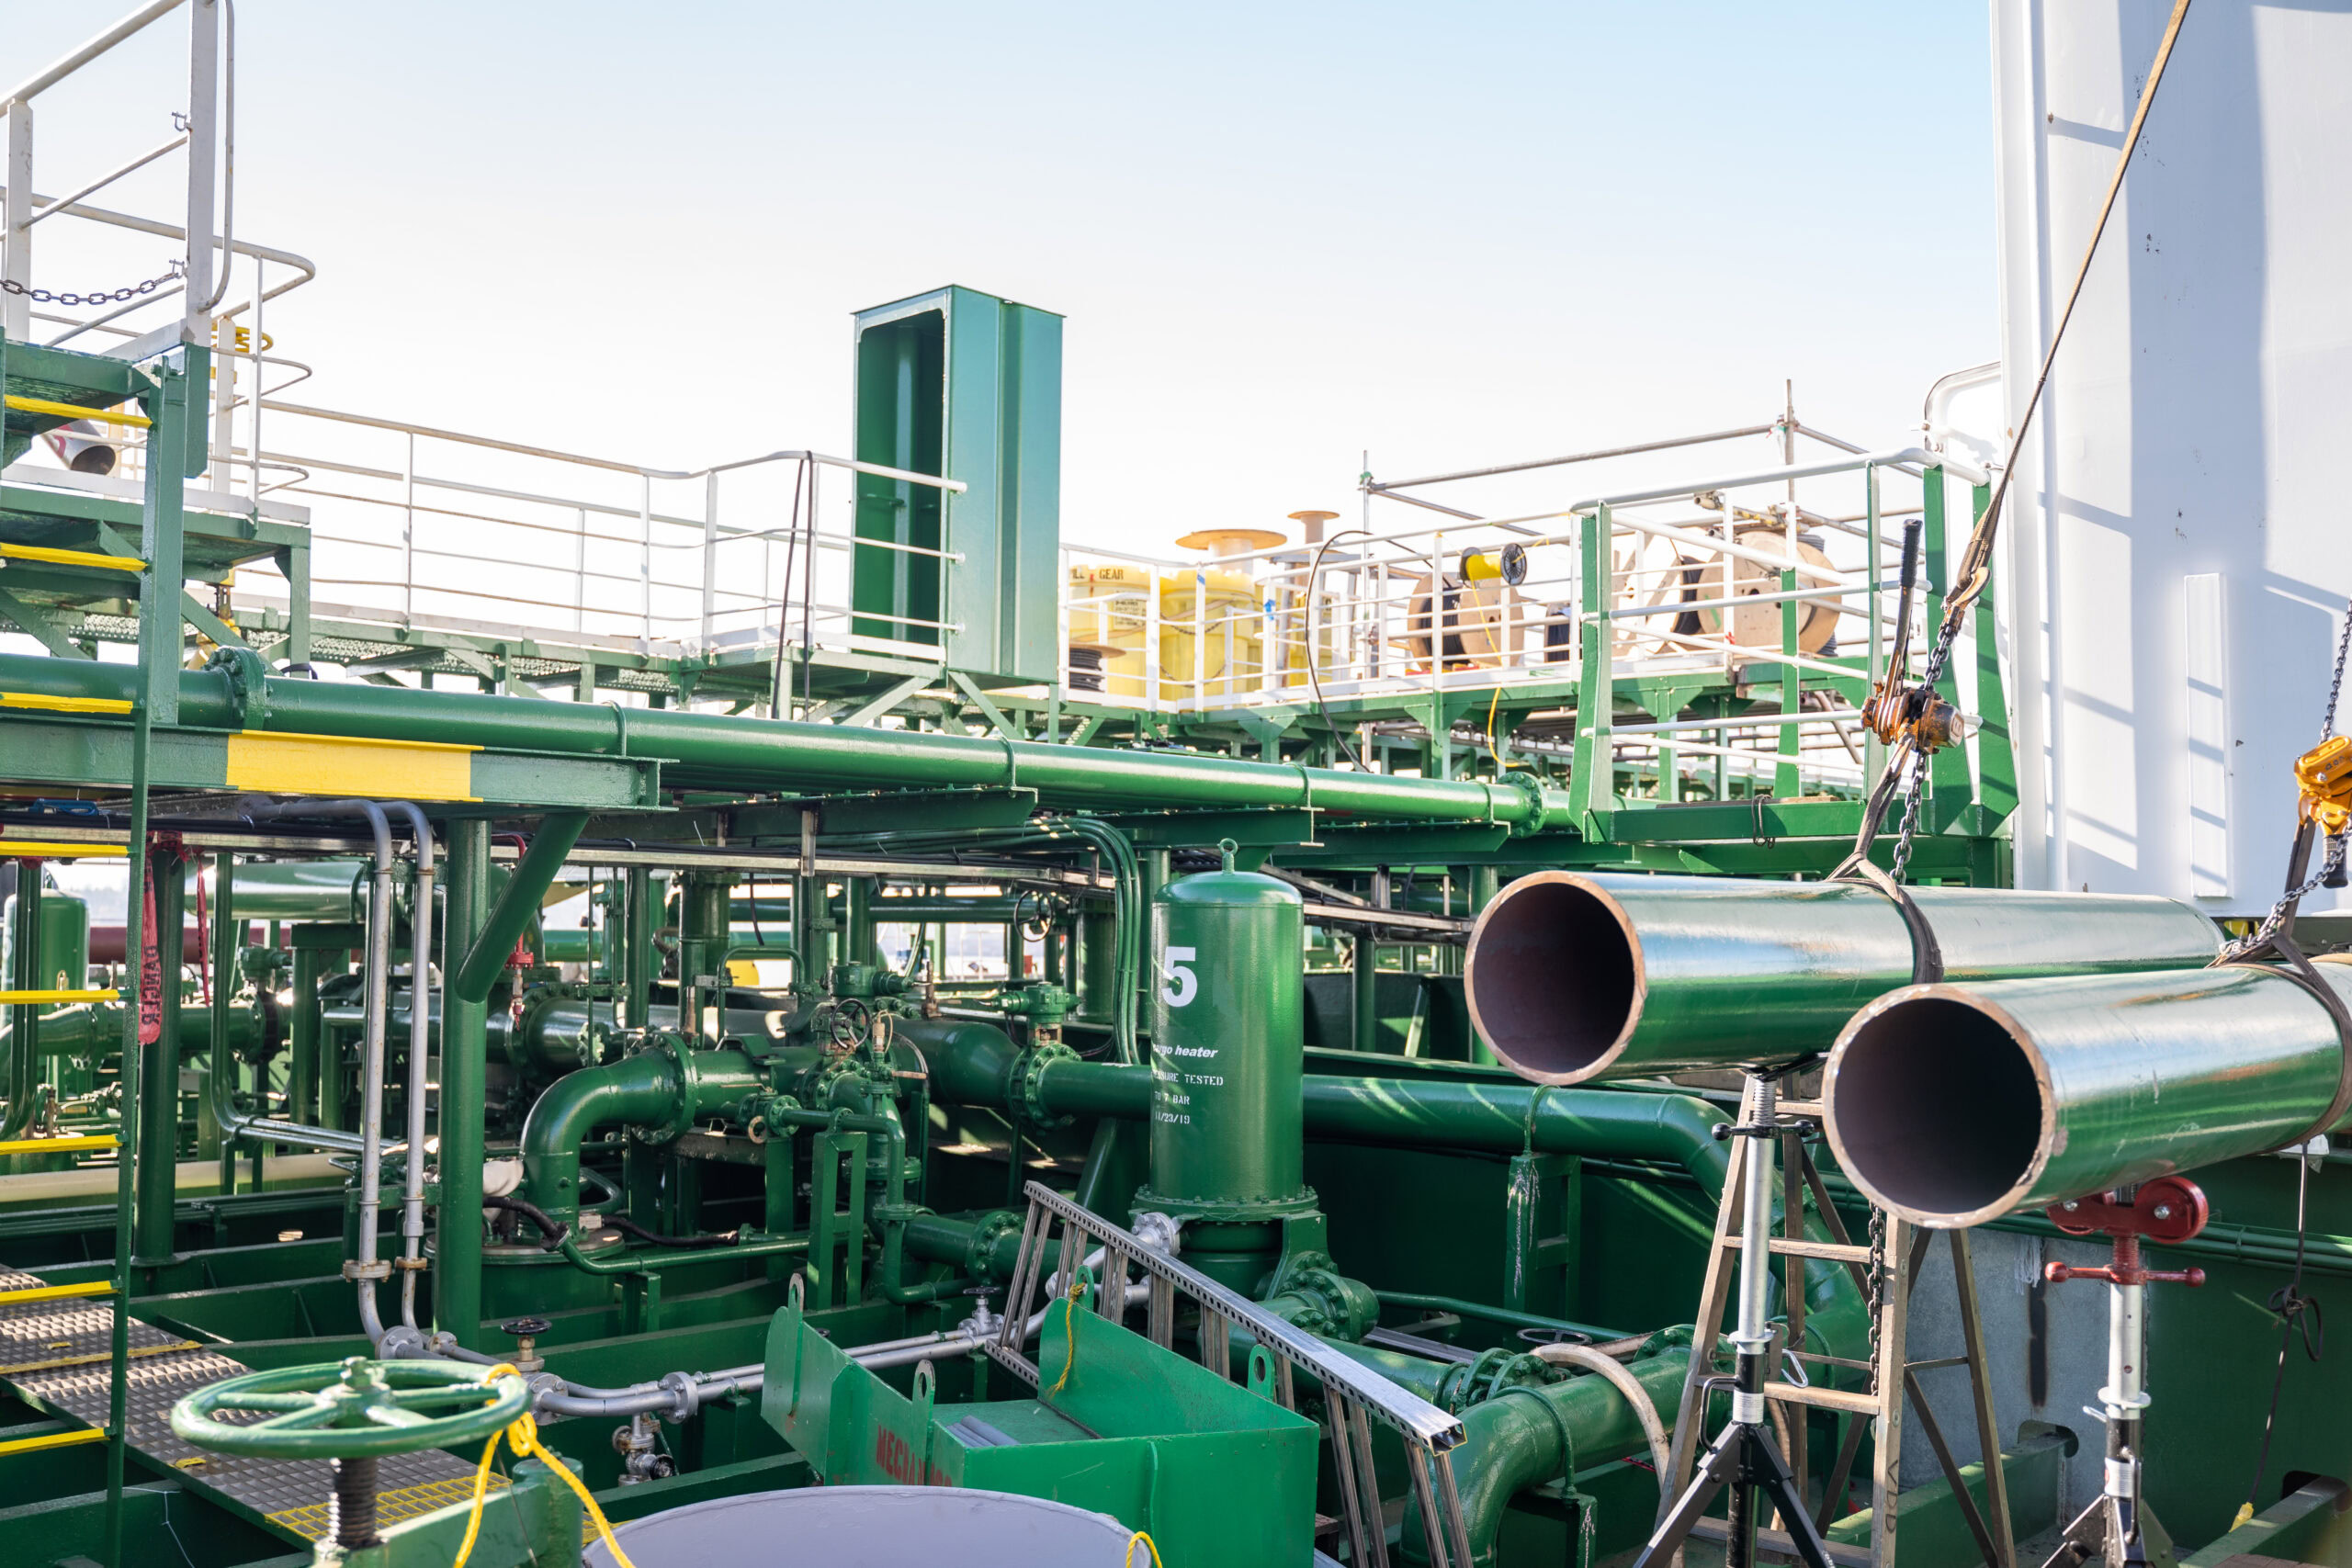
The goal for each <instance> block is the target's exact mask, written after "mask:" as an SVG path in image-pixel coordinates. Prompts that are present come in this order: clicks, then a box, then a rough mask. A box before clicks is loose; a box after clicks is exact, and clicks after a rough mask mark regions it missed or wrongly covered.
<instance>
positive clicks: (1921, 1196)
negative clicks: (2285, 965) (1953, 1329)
mask: <svg viewBox="0 0 2352 1568" xmlns="http://www.w3.org/2000/svg"><path fill="white" fill-rule="evenodd" d="M2314 967H2315V968H2316V969H2317V970H2318V972H2319V974H2320V975H2321V976H2323V977H2324V980H2325V982H2326V984H2327V985H2329V986H2330V987H2332V988H2333V989H2334V990H2335V994H2336V995H2337V996H2339V997H2341V998H2345V1000H2346V1002H2347V1003H2352V961H2346V960H2342V959H2338V958H2336V957H2335V956H2333V955H2331V956H2330V957H2327V958H2323V959H2321V960H2319V961H2318V962H2317V963H2316V964H2314ZM2343 1067H2344V1043H2343V1042H2342V1041H2341V1040H2339V1039H2338V1038H2337V1034H2336V1028H2335V1020H2334V1019H2333V1018H2332V1017H2331V1016H2330V1014H2329V1012H2328V1010H2327V1008H2326V1007H2325V1006H2324V1005H2323V1004H2322V1003H2321V1001H2320V999H2319V998H2317V997H2315V996H2313V995H2312V993H2311V992H2310V991H2308V990H2306V989H2304V988H2303V987H2302V986H2301V985H2300V984H2298V983H2297V982H2296V981H2294V980H2292V979H2290V978H2289V977H2288V976H2286V975H2285V974H2283V973H2281V972H2280V971H2279V970H2278V969H2276V968H2267V967H2260V966H2251V965H2234V964H2233V965H2231V966H2229V967H2227V968H2222V969H2199V970H2194V971H2189V972H2187V973H2175V974H2140V975H2097V976H2079V977H2074V978H2064V979H2041V980H2004V981H1996V982H1989V983H1985V984H1981V985H1955V984H1945V985H1936V986H1914V987H1907V988H1905V989H1904V990H1900V991H1897V992H1895V993H1894V995H1892V996H1887V997H1882V998H1879V999H1878V1000H1877V1001H1875V1002H1872V1003H1871V1005H1870V1006H1868V1007H1866V1008H1864V1009H1863V1010H1861V1011H1860V1012H1859V1013H1857V1014H1856V1015H1855V1016H1854V1018H1853V1020H1852V1021H1851V1022H1849V1024H1848V1025H1847V1026H1846V1029H1845V1032H1843V1033H1842V1034H1841V1035H1839V1037H1838V1044H1837V1048H1836V1049H1835V1050H1834V1051H1832V1052H1831V1053H1830V1056H1829V1065H1828V1069H1827V1072H1826V1076H1825V1081H1824V1089H1823V1098H1824V1100H1825V1101H1826V1105H1825V1111H1826V1119H1827V1123H1828V1133H1829V1143H1830V1146H1831V1147H1832V1148H1833V1149H1835V1150H1836V1151H1837V1155H1838V1164H1839V1165H1840V1166H1841V1167H1842V1168H1844V1170H1845V1172H1846V1175H1847V1176H1848V1177H1849V1179H1851V1180H1852V1181H1853V1183H1854V1185H1855V1186H1856V1187H1858V1188H1860V1190H1862V1191H1863V1192H1865V1193H1866V1194H1868V1195H1869V1197H1870V1199H1871V1201H1872V1202H1875V1203H1877V1204H1879V1205H1880V1206H1881V1207H1883V1208H1886V1209H1891V1210H1893V1211H1894V1213H1898V1214H1901V1215H1903V1216H1904V1217H1905V1218H1906V1219H1909V1220H1913V1221H1916V1222H1917V1223H1918V1224H1923V1225H1934V1226H1938V1227H1943V1228H1957V1227H1960V1226H1963V1225H1974V1224H1984V1223H1985V1221H1987V1220H1996V1219H1998V1218H2000V1217H2001V1216H2002V1215H2004V1214H2007V1213H2016V1212H2017V1211H2018V1210H2024V1209H2039V1208H2044V1207H2047V1206H2048V1205H2050V1204H2052V1203H2059V1202H2064V1201H2066V1200H2067V1199H2070V1198H2080V1197H2083V1196H2086V1194H2089V1193H2093V1192H2104V1191H2107V1190H2109V1189H2111V1188H2115V1187H2121V1186H2126V1185H2129V1184H2131V1183H2135V1182H2141V1181H2146V1180H2148V1179H2151V1178H2153V1177H2157V1176H2164V1175H2168V1174H2171V1173H2173V1172H2176V1171H2188V1170H2194V1169H2197V1168H2199V1167H2200V1166H2208V1165H2213V1164H2216V1163H2218V1162H2220V1161H2222V1160H2226V1159H2235V1158H2237V1157H2238V1156H2242V1155H2250V1154H2257V1153H2260V1152H2261V1151H2263V1150H2265V1149H2274V1148H2279V1147H2283V1146H2285V1145H2290V1144H2295V1143H2299V1142H2301V1141H2302V1140H2303V1139H2305V1138H2308V1137H2311V1136H2312V1135H2314V1134H2320V1133H2323V1132H2327V1131H2330V1130H2331V1129H2329V1128H2327V1127H2323V1126H2321V1125H2319V1124H2318V1123H2319V1122H2321V1121H2322V1120H2323V1119H2325V1118H2327V1112H2328V1109H2329V1107H2330V1106H2331V1105H2332V1104H2333V1103H2334V1101H2335V1094H2336V1087H2337V1083H2338V1079H2339V1076H2340V1075H2341V1073H2342V1071H2343ZM2334 1120H2335V1122H2336V1124H2337V1125H2339V1126H2340V1125H2342V1124H2344V1121H2345V1119H2344V1118H2342V1117H2337V1118H2335V1119H2334Z"/></svg>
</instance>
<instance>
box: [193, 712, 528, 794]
mask: <svg viewBox="0 0 2352 1568" xmlns="http://www.w3.org/2000/svg"><path fill="white" fill-rule="evenodd" d="M479 750H481V747H479V746H452V745H449V744H447V743H445V742H442V741H435V740H376V739H361V738H357V737H350V736H341V735H288V734H283V733H280V732H278V731H276V730H266V729H248V730H245V731H244V732H243V733H242V734H238V735H232V736H231V737H229V766H228V777H227V780H226V782H227V784H229V785H230V787H231V788H232V789H259V790H267V791H269V792H270V793H271V794H273V795H366V796H368V797H370V798H373V799H377V800H479V799H480V798H481V796H479V795H475V794H474V792H473V783H474V761H473V754H474V753H475V752H477V751H479Z"/></svg>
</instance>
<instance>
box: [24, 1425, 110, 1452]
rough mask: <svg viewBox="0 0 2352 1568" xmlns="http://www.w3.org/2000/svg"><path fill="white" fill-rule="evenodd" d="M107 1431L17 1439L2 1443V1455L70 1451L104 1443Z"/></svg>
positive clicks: (92, 1429) (95, 1429) (97, 1429)
mask: <svg viewBox="0 0 2352 1568" xmlns="http://www.w3.org/2000/svg"><path fill="white" fill-rule="evenodd" d="M106 1440H107V1431H106V1428H105V1427H84V1428H82V1429H81V1430H80V1431H78V1432H44V1433H43V1434H41V1435H40V1437H38V1438H14V1439H12V1440H11V1441H8V1442H5V1443H0V1454H28V1453H33V1452H36V1451H37V1450H41V1449H70V1448H75V1447H78V1446H79V1445H81V1444H83V1443H103V1442H105V1441H106Z"/></svg>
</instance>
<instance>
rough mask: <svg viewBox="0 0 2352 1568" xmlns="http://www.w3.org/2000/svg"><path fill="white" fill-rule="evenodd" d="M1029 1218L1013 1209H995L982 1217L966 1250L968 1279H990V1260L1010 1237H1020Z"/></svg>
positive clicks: (974, 1227)
mask: <svg viewBox="0 0 2352 1568" xmlns="http://www.w3.org/2000/svg"><path fill="white" fill-rule="evenodd" d="M1026 1224H1028V1217H1027V1216H1026V1215H1024V1214H1022V1213H1019V1212H1017V1211H1015V1210H1012V1209H995V1210H991V1211H989V1213H986V1214H984V1215H982V1216H981V1217H980V1223H979V1224H976V1225H974V1226H973V1227H972V1240H971V1244H970V1245H969V1246H967V1247H965V1248H964V1273H965V1275H966V1276H967V1278H970V1279H974V1280H985V1279H988V1278H989V1256H990V1255H991V1254H992V1253H994V1252H995V1251H996V1249H997V1247H998V1246H999V1245H1000V1244H1001V1243H1002V1242H1003V1240H1004V1238H1005V1237H1006V1236H1009V1235H1020V1234H1021V1232H1022V1229H1023V1226H1024V1225H1026Z"/></svg>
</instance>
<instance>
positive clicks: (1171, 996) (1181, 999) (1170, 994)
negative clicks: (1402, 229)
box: [1159, 947, 1201, 1008]
mask: <svg viewBox="0 0 2352 1568" xmlns="http://www.w3.org/2000/svg"><path fill="white" fill-rule="evenodd" d="M1199 951H1200V949H1198V948H1196V947H1171V948H1170V949H1169V950H1168V952H1167V953H1166V954H1165V955H1163V956H1162V957H1161V959H1160V961H1159V972H1160V973H1161V974H1162V975H1165V976H1168V978H1169V979H1170V981H1172V982H1174V984H1172V985H1168V986H1162V987H1159V999H1160V1000H1161V1001H1163V1002H1166V1003H1167V1004H1168V1005H1169V1006H1170V1007H1172V1008H1180V1007H1183V1006H1184V1005H1186V1004H1187V1003H1189V1002H1190V1001H1191V1000H1192V999H1193V998H1194V997H1196V996H1198V995H1200V990H1201V982H1200V977H1199V976H1196V975H1194V974H1193V971H1192V970H1191V969H1190V968H1189V967H1187V965H1188V964H1190V962H1191V960H1192V958H1193V954H1194V953H1198V952H1199Z"/></svg>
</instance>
